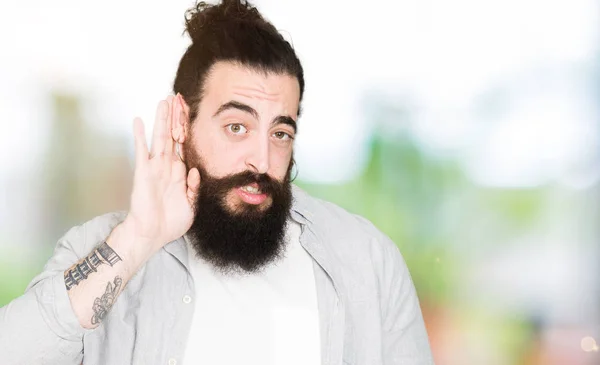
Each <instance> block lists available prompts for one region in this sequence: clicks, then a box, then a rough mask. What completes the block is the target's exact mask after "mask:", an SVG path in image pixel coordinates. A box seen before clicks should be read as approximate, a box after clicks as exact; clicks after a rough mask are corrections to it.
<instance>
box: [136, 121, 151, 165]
mask: <svg viewBox="0 0 600 365" xmlns="http://www.w3.org/2000/svg"><path fill="white" fill-rule="evenodd" d="M133 139H134V141H135V166H136V168H138V166H144V164H145V163H146V162H147V161H148V144H147V143H146V134H145V132H144V122H142V120H141V119H140V118H135V119H134V120H133Z"/></svg>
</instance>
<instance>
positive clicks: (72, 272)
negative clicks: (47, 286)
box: [65, 242, 121, 290]
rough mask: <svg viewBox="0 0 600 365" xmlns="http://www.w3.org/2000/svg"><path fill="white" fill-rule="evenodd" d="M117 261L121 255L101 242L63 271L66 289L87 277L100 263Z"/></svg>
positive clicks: (96, 269) (111, 263)
mask: <svg viewBox="0 0 600 365" xmlns="http://www.w3.org/2000/svg"><path fill="white" fill-rule="evenodd" d="M119 261H121V257H120V256H119V255H117V253H116V252H115V251H114V250H113V249H112V248H110V246H109V245H108V244H107V243H106V242H102V243H101V244H100V245H98V247H96V248H95V249H94V250H93V251H92V253H90V254H89V255H88V256H87V257H85V258H83V259H82V260H81V261H79V262H78V263H77V264H75V265H73V267H71V268H70V269H69V270H67V271H66V272H65V286H66V287H67V290H71V288H73V287H74V286H76V285H77V284H79V283H81V282H82V281H83V280H85V279H87V278H88V276H89V275H90V274H91V273H93V272H96V271H98V267H99V266H100V265H102V264H108V265H110V266H113V265H114V264H116V263H117V262H119Z"/></svg>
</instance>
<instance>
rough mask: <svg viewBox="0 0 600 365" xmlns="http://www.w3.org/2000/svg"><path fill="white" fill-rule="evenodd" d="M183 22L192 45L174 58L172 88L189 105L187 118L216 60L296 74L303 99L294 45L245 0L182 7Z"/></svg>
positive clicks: (193, 113) (195, 107)
mask: <svg viewBox="0 0 600 365" xmlns="http://www.w3.org/2000/svg"><path fill="white" fill-rule="evenodd" d="M185 26H186V29H185V32H187V33H188V34H189V35H190V38H191V39H192V44H191V45H190V46H189V47H188V49H187V50H186V51H185V53H184V55H183V57H182V58H181V61H179V67H178V69H177V75H176V76H175V82H174V84H173V91H174V92H175V93H180V94H181V95H182V96H183V98H184V100H185V101H186V103H187V104H188V105H189V107H190V122H192V121H193V120H194V119H195V118H196V115H197V114H198V104H199V103H200V101H201V100H202V97H203V93H204V91H205V90H204V82H205V81H206V78H207V75H208V72H209V71H210V69H211V67H212V66H213V65H214V64H215V63H216V62H219V61H230V62H234V63H237V64H240V65H242V66H246V67H249V68H252V69H255V70H257V71H260V72H264V73H270V72H272V73H276V74H287V75H290V76H295V77H296V78H297V79H298V83H299V84H300V100H299V101H302V95H303V93H304V72H303V70H302V65H301V64H300V60H299V59H298V57H297V56H296V53H295V52H294V49H293V48H292V46H291V45H290V44H289V43H288V42H287V41H286V40H285V39H284V38H283V37H282V36H281V34H279V32H278V31H277V29H275V27H274V26H273V25H272V24H271V23H269V22H268V21H267V20H265V19H264V18H263V17H262V15H261V14H260V13H259V12H258V10H257V9H256V8H255V7H254V6H252V5H251V4H249V3H248V2H247V1H244V0H223V2H222V3H221V4H217V5H212V4H207V3H205V2H199V3H197V4H196V6H194V7H193V8H191V9H189V10H187V11H186V13H185Z"/></svg>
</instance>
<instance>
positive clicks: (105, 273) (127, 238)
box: [64, 223, 151, 329]
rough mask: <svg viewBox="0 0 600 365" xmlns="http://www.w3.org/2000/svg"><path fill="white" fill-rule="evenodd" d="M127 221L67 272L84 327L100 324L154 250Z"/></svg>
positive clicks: (67, 282) (73, 302) (71, 297)
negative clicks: (142, 240) (138, 235)
mask: <svg viewBox="0 0 600 365" xmlns="http://www.w3.org/2000/svg"><path fill="white" fill-rule="evenodd" d="M130 227H131V226H128V225H127V224H126V223H122V224H120V225H118V226H116V227H115V229H114V230H113V231H112V233H111V234H110V236H109V237H108V238H107V239H106V241H105V242H102V243H100V244H99V245H98V246H97V247H96V248H94V250H92V252H91V253H90V254H89V255H88V256H86V257H85V258H83V259H82V260H80V261H79V262H77V263H76V264H75V265H73V266H71V267H70V268H69V269H67V270H66V271H65V272H64V281H65V286H66V289H67V293H68V296H69V300H70V302H71V307H72V308H73V312H74V313H75V316H76V317H77V319H78V320H79V323H80V325H81V326H82V327H83V328H86V329H91V328H95V327H97V326H98V325H99V324H100V323H101V322H102V320H103V319H104V318H105V316H106V314H107V313H108V312H109V311H110V309H111V308H112V306H113V305H114V303H115V302H116V301H117V300H118V297H119V295H120V293H121V292H122V291H123V289H124V288H125V285H126V284H127V282H128V281H129V279H130V278H131V277H132V276H133V275H134V274H135V273H136V272H137V271H138V270H139V268H140V267H141V266H142V265H143V264H144V263H145V262H146V261H147V260H148V258H149V257H150V255H151V252H148V250H146V249H145V247H147V245H145V243H144V242H141V239H140V238H138V237H136V235H135V232H134V230H133V229H131V228H130Z"/></svg>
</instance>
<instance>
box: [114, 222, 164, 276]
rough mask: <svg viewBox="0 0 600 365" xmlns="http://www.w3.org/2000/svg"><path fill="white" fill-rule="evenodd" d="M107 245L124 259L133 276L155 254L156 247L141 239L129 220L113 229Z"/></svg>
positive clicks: (145, 239) (147, 240)
mask: <svg viewBox="0 0 600 365" xmlns="http://www.w3.org/2000/svg"><path fill="white" fill-rule="evenodd" d="M106 244H108V245H109V246H110V247H111V248H112V249H113V250H115V252H116V253H117V254H118V255H119V256H120V257H121V258H122V260H123V263H124V264H125V266H126V267H127V269H128V271H130V272H131V274H133V273H135V272H136V271H137V270H138V269H139V268H140V267H141V266H142V265H143V264H144V263H145V262H146V261H147V260H148V259H149V258H150V257H151V256H152V255H153V254H154V247H155V246H156V245H154V244H153V243H152V242H151V241H150V240H149V239H147V238H144V237H140V235H139V234H137V232H136V230H135V226H134V225H133V224H131V223H130V222H128V221H127V220H125V221H124V222H122V223H121V224H119V225H118V226H116V227H115V228H114V229H113V231H112V232H111V234H110V236H109V237H108V238H107V239H106Z"/></svg>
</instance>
